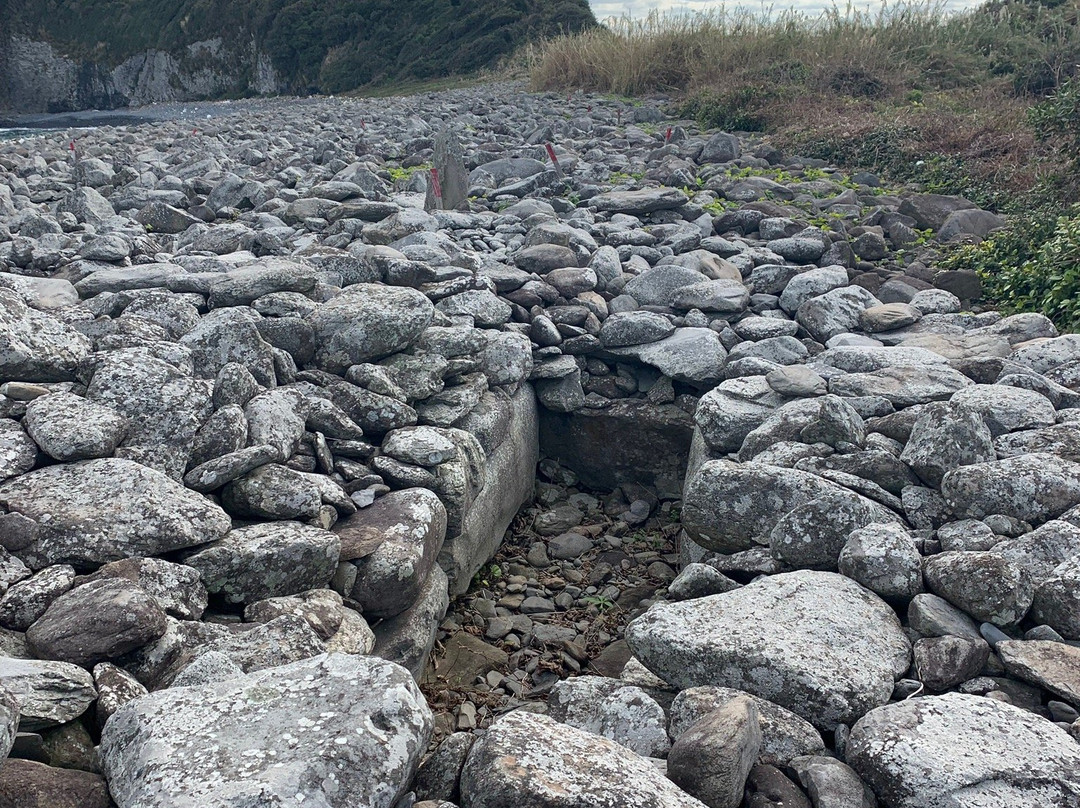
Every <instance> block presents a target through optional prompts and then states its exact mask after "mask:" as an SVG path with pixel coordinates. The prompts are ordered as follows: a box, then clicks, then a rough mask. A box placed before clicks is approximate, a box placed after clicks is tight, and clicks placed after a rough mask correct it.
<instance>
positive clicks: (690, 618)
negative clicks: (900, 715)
mask: <svg viewBox="0 0 1080 808" xmlns="http://www.w3.org/2000/svg"><path fill="white" fill-rule="evenodd" d="M766 614H767V615H768V616H769V619H768V621H767V622H765V621H763V620H762V619H761V615H766ZM626 639H627V641H628V642H629V643H630V647H631V649H632V650H633V652H634V655H635V656H636V657H637V658H638V659H640V660H641V662H642V663H643V664H644V665H645V666H646V667H647V668H649V670H651V671H653V672H654V673H655V674H657V675H658V676H660V678H662V679H664V680H665V681H667V682H670V683H671V684H672V685H674V686H676V687H678V688H687V687H696V686H699V685H720V686H723V687H732V688H737V689H739V690H745V691H747V692H748V693H752V694H753V695H755V696H760V697H761V698H764V699H768V700H769V701H773V702H775V703H777V704H779V705H781V706H782V707H787V708H788V709H789V710H791V711H792V712H794V713H796V714H797V715H800V716H802V717H803V718H805V719H807V720H808V721H810V722H811V723H812V724H814V725H815V726H817V727H820V728H832V727H834V726H835V725H836V724H838V723H846V722H849V721H853V720H855V719H856V718H858V717H859V716H861V715H863V714H864V713H865V712H867V711H868V710H870V709H872V708H874V707H876V706H878V705H880V704H884V703H885V702H886V701H887V700H888V698H889V696H890V695H891V694H892V689H893V682H894V681H895V680H896V678H897V677H899V676H900V675H901V674H903V673H904V671H905V670H906V669H907V666H908V662H909V660H910V654H911V646H910V644H909V643H908V640H907V638H906V637H905V636H904V633H903V631H902V629H901V628H900V623H899V621H898V620H897V619H896V616H895V615H894V614H893V612H892V610H891V609H890V608H889V607H888V606H886V605H885V604H884V603H883V602H882V601H881V600H879V599H878V598H877V596H876V595H874V594H872V593H870V592H868V591H867V590H865V589H863V588H862V587H860V586H859V585H858V584H856V583H855V582H854V581H851V580H850V579H848V578H845V577H843V576H842V575H837V574H835V573H829V572H811V571H800V572H792V573H786V574H782V575H773V576H768V577H762V578H759V579H757V580H756V581H754V582H753V583H752V584H749V585H747V586H744V587H742V588H741V589H737V590H735V591H733V592H727V593H724V594H722V595H713V596H711V597H708V598H699V599H696V600H691V601H683V602H682V603H674V604H657V605H655V606H653V607H652V608H650V609H649V611H647V612H646V613H645V614H644V615H642V616H641V617H639V618H637V619H636V620H635V621H633V622H632V623H631V624H630V625H629V626H628V627H627V631H626Z"/></svg>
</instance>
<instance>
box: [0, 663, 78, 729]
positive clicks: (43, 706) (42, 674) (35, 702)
mask: <svg viewBox="0 0 1080 808" xmlns="http://www.w3.org/2000/svg"><path fill="white" fill-rule="evenodd" d="M0 687H3V688H4V689H6V690H7V691H9V692H10V693H12V694H13V695H14V696H15V700H16V701H17V702H18V703H19V727H20V729H21V730H22V731H24V732H34V731H35V730H39V729H45V728H46V727H55V726H58V725H60V724H66V723H67V722H68V721H73V720H74V719H76V718H78V717H79V716H80V715H82V714H83V713H84V712H86V708H87V707H89V706H90V705H91V704H92V703H93V701H94V699H96V698H97V691H96V690H95V689H94V679H93V677H92V676H90V674H89V673H87V672H86V671H85V670H84V669H83V668H80V667H79V666H78V665H72V664H71V663H70V662H52V661H46V660H41V659H12V658H10V657H0Z"/></svg>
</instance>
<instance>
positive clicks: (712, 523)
mask: <svg viewBox="0 0 1080 808" xmlns="http://www.w3.org/2000/svg"><path fill="white" fill-rule="evenodd" d="M838 490H839V487H838V486H836V485H834V484H833V483H830V482H827V481H826V480H824V479H822V478H821V477H819V476H817V475H815V474H809V473H807V472H802V471H795V470H794V469H785V468H780V467H777V466H768V465H765V464H743V465H740V464H737V463H732V462H730V461H727V460H710V461H707V462H705V463H703V464H702V465H701V467H700V468H699V469H698V471H697V473H696V474H694V475H692V476H691V477H690V479H689V480H688V481H687V485H686V490H685V494H684V501H683V509H682V521H683V528H684V529H685V530H686V531H687V533H688V534H689V535H690V537H691V538H692V539H693V540H694V541H695V542H697V543H698V544H700V545H701V546H702V547H705V548H707V549H709V550H715V551H716V552H720V553H735V552H739V551H740V550H748V549H750V548H751V547H753V546H755V544H767V543H768V541H769V535H770V534H771V533H772V531H773V529H774V528H775V527H776V525H777V524H778V523H779V521H780V519H781V518H782V517H783V516H784V515H785V514H787V513H788V512H790V511H791V510H793V509H794V508H796V507H798V506H800V505H804V504H806V503H808V502H811V501H813V500H815V499H818V498H821V497H827V496H831V495H836V493H837V491H838ZM750 492H753V494H752V495H751V493H750ZM850 497H851V498H852V499H857V498H858V495H856V494H850ZM841 546H842V545H841ZM837 552H839V548H837Z"/></svg>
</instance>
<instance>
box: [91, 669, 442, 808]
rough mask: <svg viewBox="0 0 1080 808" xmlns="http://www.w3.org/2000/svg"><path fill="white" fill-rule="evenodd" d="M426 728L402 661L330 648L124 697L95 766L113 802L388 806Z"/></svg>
mask: <svg viewBox="0 0 1080 808" xmlns="http://www.w3.org/2000/svg"><path fill="white" fill-rule="evenodd" d="M208 726H212V727H213V732H214V742H213V743H212V744H207V743H204V742H203V739H204V738H205V732H206V728H207V727H208ZM431 731H432V718H431V711H430V710H429V709H428V706H427V704H426V703H425V702H424V697H423V696H422V695H421V694H420V691H419V689H418V688H417V686H416V684H415V683H414V682H413V680H412V679H411V677H410V676H409V675H408V673H407V672H406V671H405V670H403V669H402V668H400V667H398V666H397V665H393V664H390V663H388V662H384V661H383V660H380V659H377V658H375V657H363V656H345V655H342V654H329V655H322V656H317V657H314V658H312V659H308V660H304V661H301V662H296V663H293V664H291V665H285V666H282V667H278V668H274V669H272V670H268V671H264V672H260V673H254V674H249V675H247V676H243V677H239V678H232V679H227V680H225V681H222V682H217V683H214V684H210V685H207V686H203V687H191V688H174V689H170V690H164V691H161V692H158V693H153V694H151V695H149V696H146V697H144V698H141V699H138V700H136V701H133V702H130V703H128V704H126V705H124V706H123V707H121V708H120V709H119V710H117V712H116V713H115V714H114V715H113V717H112V718H111V719H109V721H108V723H107V724H106V725H105V730H104V732H103V733H102V738H101V766H102V770H103V771H104V772H105V776H106V777H107V778H108V781H109V789H110V791H111V792H112V795H113V799H115V800H116V803H117V805H118V806H119V808H135V806H138V808H154V807H155V806H162V808H164V806H170V808H172V807H173V806H177V805H182V804H189V805H222V806H224V805H229V806H233V805H257V804H267V805H285V804H288V803H298V802H300V801H304V802H309V803H310V804H312V805H324V806H327V808H331V806H340V807H341V808H352V806H357V805H372V806H374V805H379V806H387V807H389V806H392V805H394V804H395V802H396V800H397V799H398V798H399V797H401V796H402V795H403V794H404V793H405V792H406V791H407V790H408V788H409V783H410V781H411V779H412V776H413V774H414V772H415V771H416V767H417V766H418V765H419V763H420V756H421V755H422V754H423V752H424V750H425V749H426V748H427V744H428V739H429V738H430V736H431Z"/></svg>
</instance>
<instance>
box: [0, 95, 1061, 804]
mask: <svg viewBox="0 0 1080 808" xmlns="http://www.w3.org/2000/svg"><path fill="white" fill-rule="evenodd" d="M156 114H158V115H159V116H160V118H161V120H159V121H157V122H156V123H148V124H142V125H132V126H126V127H102V128H99V129H95V130H91V131H87V132H82V133H79V154H78V158H77V160H76V161H75V163H74V164H73V162H72V159H71V157H70V155H69V154H68V149H67V147H68V143H69V141H71V140H72V138H73V134H72V133H46V134H43V135H42V136H41V137H37V138H30V139H25V140H23V141H19V142H14V141H8V142H0V180H2V181H0V382H2V385H0V394H2V396H0V408H2V410H3V417H2V418H0V760H3V763H2V764H0V804H3V805H12V806H20V807H21V806H40V805H49V806H54V807H55V808H66V807H67V806H79V807H80V808H98V806H110V805H116V806H119V808H157V807H159V806H160V808H165V807H166V806H170V807H177V806H200V808H202V807H204V806H209V807H212V808H219V807H221V808H226V807H228V808H233V807H235V808H240V807H241V806H244V807H245V808H248V807H249V806H300V805H303V806H307V805H315V806H324V807H329V806H341V807H342V808H345V807H346V806H347V807H348V808H355V807H356V806H378V807H379V808H410V806H414V805H417V806H420V805H423V806H424V807H425V808H454V806H461V807H462V808H508V807H509V806H514V808H560V807H561V806H566V808H570V807H571V806H584V805H588V806H620V807H621V808H624V807H625V808H660V807H661V806H663V808H684V807H685V808H700V806H702V805H707V806H710V808H722V807H723V808H736V806H740V805H746V806H750V807H751V808H764V807H765V806H811V805H813V806H815V808H831V807H832V806H849V805H850V806H873V805H875V804H879V805H883V806H887V808H930V807H931V806H946V805H948V806H956V807H957V808H960V807H961V806H963V807H967V808H974V807H975V806H980V808H988V807H994V808H996V807H997V806H1001V808H1005V807H1006V806H1008V807H1009V808H1016V807H1017V806H1032V808H1034V807H1035V806H1041V807H1042V808H1051V807H1052V808H1076V806H1078V805H1080V743H1078V740H1077V739H1078V738H1080V722H1078V714H1077V708H1078V707H1080V392H1078V391H1080V337H1077V336H1075V335H1064V336H1062V335H1059V334H1058V332H1057V330H1056V329H1055V328H1054V326H1053V325H1052V324H1051V322H1050V321H1049V320H1048V319H1047V318H1045V317H1043V316H1041V315H1038V314H1016V315H1013V316H1008V317H1005V316H1002V315H1001V314H999V313H997V312H994V311H982V312H979V311H978V310H977V308H976V306H977V301H978V298H979V280H978V277H977V276H976V275H975V274H974V273H972V272H969V271H964V270H954V271H948V272H946V271H940V270H938V269H937V268H936V267H935V261H936V260H937V258H938V257H939V254H940V252H939V251H940V247H941V245H942V244H944V243H946V242H949V241H955V240H964V239H978V238H981V237H983V236H985V235H986V234H987V233H988V232H989V231H991V230H992V229H994V228H995V227H998V226H1000V225H1001V224H1002V220H1001V218H1000V217H998V216H996V215H995V214H993V213H990V212H987V211H982V210H979V209H977V208H976V207H975V206H974V205H972V204H971V203H970V202H968V201H967V200H964V199H961V198H958V197H945V196H937V195H932V194H924V193H920V192H919V191H918V189H913V188H906V189H890V188H887V187H883V186H882V183H881V182H880V180H879V179H878V178H877V177H875V176H873V175H871V174H866V173H861V174H854V175H847V174H844V173H842V172H840V171H838V170H836V169H834V168H832V167H830V166H828V165H825V164H824V163H821V162H820V161H814V160H810V159H805V158H800V157H798V156H792V155H784V154H781V153H779V152H778V151H776V150H775V149H773V148H771V147H770V146H769V145H768V144H767V143H766V142H763V141H761V140H760V139H754V138H752V137H744V136H736V135H733V134H728V133H722V132H720V133H717V132H702V131H700V130H698V129H697V128H696V127H695V126H694V125H693V124H691V123H690V122H686V121H666V120H665V119H664V114H663V112H662V111H661V110H660V109H659V107H658V106H656V104H652V103H645V104H641V105H636V106H632V105H629V104H626V103H623V102H621V101H616V100H611V99H604V98H599V97H592V96H585V95H578V96H573V97H570V98H567V99H563V98H561V97H556V96H552V95H533V94H528V93H526V92H524V91H523V90H522V89H521V88H520V87H518V86H516V85H513V84H496V85H489V86H483V87H478V88H473V89H469V90H461V91H454V92H449V93H442V94H430V95H422V96H415V97H409V98H396V99H385V100H378V101H374V100H372V101H360V100H338V99H308V100H293V101H253V102H243V103H237V104H232V105H220V106H219V107H217V108H216V109H215V110H214V114H213V115H211V116H210V117H208V118H205V119H204V118H202V117H200V118H199V119H198V120H196V121H194V123H193V122H192V121H191V120H188V119H186V118H185V114H186V113H185V111H184V110H183V109H182V108H179V107H177V108H168V107H166V108H164V109H162V110H159V111H157V113H156ZM553 159H554V161H556V162H557V165H555V164H553ZM432 169H434V171H432ZM436 191H438V192H436ZM973 309H975V310H973ZM541 458H543V459H541ZM538 460H539V461H540V464H539V465H540V470H541V472H542V478H541V479H539V480H537V478H536V476H535V473H536V469H537V465H538ZM591 492H597V493H596V495H595V496H594V495H593V493H591ZM522 505H527V509H526V510H525V511H523V512H522V513H523V514H524V517H522V518H518V519H515V515H516V514H517V513H518V510H519V508H520V507H521V506H522ZM658 520H659V521H663V522H664V524H665V525H667V526H668V528H670V531H669V532H670V535H671V536H674V534H675V533H677V534H678V547H677V550H676V548H675V547H674V546H668V547H666V549H667V552H662V551H652V552H647V551H646V548H645V547H644V545H642V544H641V543H640V542H641V541H644V539H635V538H634V534H633V532H632V528H633V527H634V526H644V527H645V528H648V529H652V528H653V527H655V526H656V525H657V524H659V521H658ZM508 528H509V530H508ZM664 535H669V534H668V533H665V534H664ZM497 554H499V555H497ZM493 556H495V557H496V563H495V566H494V567H493V568H490V569H493V570H496V571H498V572H499V573H500V574H502V572H503V571H504V570H505V571H507V572H508V573H509V575H508V577H507V578H506V579H504V580H500V581H498V582H497V583H496V582H494V580H493V579H494V572H490V573H489V572H485V569H489V568H488V567H486V566H485V565H488V564H489V560H490V559H492V557H493ZM500 559H504V560H505V559H509V560H508V561H505V563H504V561H500ZM634 576H637V577H636V578H635V577H634ZM474 579H475V584H474ZM489 579H492V580H489ZM627 582H629V583H627ZM650 582H651V583H650ZM631 584H632V585H633V587H636V589H635V592H636V594H635V595H634V596H633V598H631V594H630V589H631V588H633V587H632V586H631ZM470 587H472V589H470ZM467 593H468V594H467ZM452 598H453V599H455V600H454V607H453V609H450V602H451V599H452ZM586 604H588V605H589V606H590V607H591V611H589V612H586V611H582V610H583V609H584V608H585V605H586ZM609 607H613V608H615V609H616V610H618V609H621V610H622V613H623V617H624V618H625V619H623V621H622V622H621V623H618V624H617V625H616V623H614V622H613V623H606V624H605V625H606V626H607V627H608V629H610V630H609V631H608V633H607V634H605V639H604V640H602V641H601V644H602V645H605V644H606V646H605V648H604V649H603V652H602V653H601V654H599V656H598V657H597V658H593V654H592V653H591V652H590V648H591V646H590V644H589V643H591V642H592V639H590V638H593V637H595V634H593V633H590V632H592V631H593V629H592V628H590V627H589V625H588V623H589V621H588V620H586V621H584V622H582V621H580V620H579V621H577V622H570V623H569V624H565V622H564V624H560V623H559V622H558V618H559V615H560V614H568V615H569V614H575V615H582V614H586V613H587V614H591V615H592V616H593V617H594V618H596V620H595V621H594V622H595V623H601V622H602V620H600V619H599V617H598V615H601V613H603V612H605V610H607V609H608V608H609ZM448 609H450V613H449V616H448ZM616 646H618V648H616ZM433 648H434V649H436V651H435V653H434V657H435V659H436V662H437V663H438V664H436V665H435V666H431V665H430V664H429V660H430V659H431V658H432V656H433ZM619 649H621V650H619ZM620 653H621V654H622V657H621V659H619V660H618V663H617V664H613V663H612V660H613V659H615V658H616V657H618V656H619V654H620ZM451 659H454V660H456V661H454V662H453V663H452V664H451V662H450V661H448V660H451ZM477 659H481V660H488V663H489V664H487V665H486V667H484V666H476V664H475V663H476V660H477ZM601 663H603V664H601ZM439 665H441V666H442V667H441V668H440V667H439ZM470 665H472V666H473V667H472V668H470V667H469V666H470ZM499 665H502V666H503V667H504V669H503V670H499V669H498V666H499ZM590 665H591V668H590ZM459 666H464V668H462V667H459ZM507 666H508V667H507ZM514 666H521V668H522V669H521V670H520V671H518V670H511V669H510V668H514ZM462 669H467V670H471V671H473V672H474V673H475V674H477V676H476V677H475V679H476V681H474V677H472V676H465V677H459V678H460V682H459V683H458V685H457V686H460V687H461V688H464V689H471V690H472V691H474V692H475V693H476V694H480V695H483V696H484V697H490V699H494V700H495V701H489V702H484V703H483V704H482V705H481V710H480V711H479V712H478V710H477V708H476V704H475V703H473V702H468V708H466V706H465V705H458V706H457V707H456V708H455V709H456V712H454V713H453V714H449V720H448V721H447V720H446V719H447V714H445V713H443V714H439V715H436V713H438V712H439V711H438V710H436V711H435V712H433V710H432V706H431V703H432V702H434V701H437V700H438V692H437V691H438V690H439V688H440V687H444V688H445V687H448V685H447V684H446V683H447V681H448V679H447V677H448V675H449V674H448V671H450V672H453V671H455V670H456V671H460V670H462ZM440 671H441V672H440ZM578 672H581V673H590V672H592V673H594V674H596V673H601V674H604V675H582V676H570V677H569V678H568V677H567V674H568V673H578ZM418 680H422V681H423V682H424V685H423V689H422V687H421V685H419V684H418ZM433 694H434V696H433ZM475 699H477V700H481V699H480V696H479V695H477V696H475ZM498 699H502V701H497V700H498ZM481 701H482V700H481ZM489 703H490V704H496V703H498V704H501V705H504V707H505V709H503V707H498V706H496V707H489V706H488V704H489ZM511 708H514V709H511ZM456 728H460V729H463V730H465V731H460V732H454V731H453V730H454V729H456ZM436 729H438V732H436ZM436 741H437V743H436ZM5 758H6V759H5Z"/></svg>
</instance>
